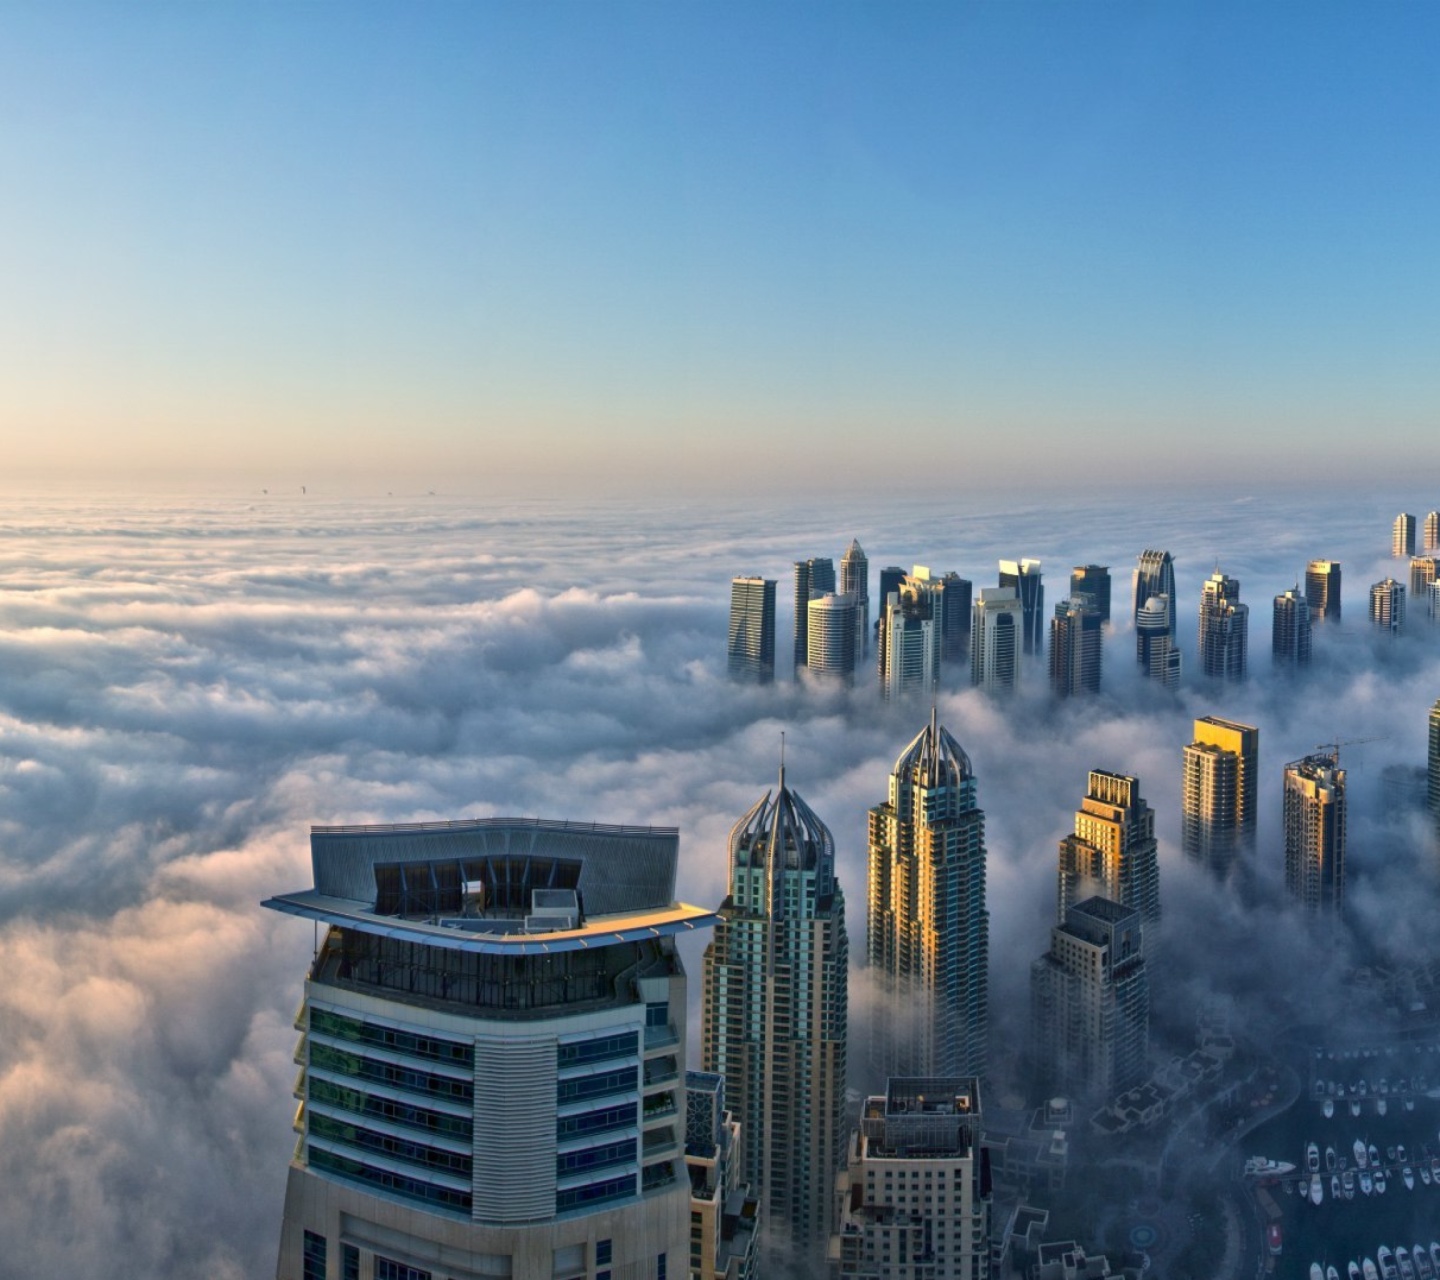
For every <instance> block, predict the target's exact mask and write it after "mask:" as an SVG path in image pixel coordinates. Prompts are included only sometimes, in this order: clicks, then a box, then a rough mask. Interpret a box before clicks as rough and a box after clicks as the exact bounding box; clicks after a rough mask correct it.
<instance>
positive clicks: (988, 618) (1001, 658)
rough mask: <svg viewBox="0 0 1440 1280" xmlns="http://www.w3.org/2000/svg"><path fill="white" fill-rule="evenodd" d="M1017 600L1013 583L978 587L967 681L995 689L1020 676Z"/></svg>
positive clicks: (1008, 686) (1011, 684)
mask: <svg viewBox="0 0 1440 1280" xmlns="http://www.w3.org/2000/svg"><path fill="white" fill-rule="evenodd" d="M1020 628H1021V610H1020V600H1019V598H1018V597H1017V596H1016V594H1015V588H1014V587H981V588H980V599H978V600H977V601H976V602H975V606H974V609H973V610H972V617H971V622H970V682H971V683H972V684H973V685H975V686H976V687H977V688H980V689H986V690H989V691H990V692H991V693H998V692H1001V691H1004V690H1008V689H1013V688H1014V687H1015V686H1016V684H1017V683H1018V682H1019V679H1020Z"/></svg>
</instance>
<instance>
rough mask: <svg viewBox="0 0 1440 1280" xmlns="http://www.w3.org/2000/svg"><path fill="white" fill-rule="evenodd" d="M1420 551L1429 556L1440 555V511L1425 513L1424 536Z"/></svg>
mask: <svg viewBox="0 0 1440 1280" xmlns="http://www.w3.org/2000/svg"><path fill="white" fill-rule="evenodd" d="M1420 550H1421V551H1422V552H1423V553H1424V554H1425V555H1427V556H1429V555H1436V554H1440V511H1428V512H1426V513H1425V525H1424V535H1423V537H1422V538H1421V540H1420Z"/></svg>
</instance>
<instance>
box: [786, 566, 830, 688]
mask: <svg viewBox="0 0 1440 1280" xmlns="http://www.w3.org/2000/svg"><path fill="white" fill-rule="evenodd" d="M834 593H835V562H834V561H833V560H831V559H830V558H829V557H828V556H827V557H825V558H824V559H810V560H797V561H795V677H796V679H799V677H800V668H801V667H803V666H804V665H805V664H806V663H807V662H809V661H810V601H811V600H812V599H813V598H814V597H816V596H824V595H833V594H834Z"/></svg>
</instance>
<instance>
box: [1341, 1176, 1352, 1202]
mask: <svg viewBox="0 0 1440 1280" xmlns="http://www.w3.org/2000/svg"><path fill="white" fill-rule="evenodd" d="M1340 1186H1341V1188H1342V1189H1343V1190H1344V1192H1345V1199H1347V1200H1353V1199H1355V1171H1354V1170H1353V1169H1346V1170H1345V1172H1344V1173H1342V1174H1341V1175H1340Z"/></svg>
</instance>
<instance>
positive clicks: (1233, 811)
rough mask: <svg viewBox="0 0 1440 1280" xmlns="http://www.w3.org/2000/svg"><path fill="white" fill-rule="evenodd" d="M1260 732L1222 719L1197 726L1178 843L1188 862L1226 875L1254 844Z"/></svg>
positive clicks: (1189, 751)
mask: <svg viewBox="0 0 1440 1280" xmlns="http://www.w3.org/2000/svg"><path fill="white" fill-rule="evenodd" d="M1259 761H1260V730H1259V729H1256V728H1254V727H1253V726H1252V725H1248V724H1239V723H1238V722H1236V721H1234V720H1222V719H1220V717H1219V716H1205V717H1204V718H1203V719H1200V720H1197V721H1195V741H1194V742H1192V743H1190V745H1189V746H1187V747H1186V748H1185V757H1184V768H1183V781H1182V785H1181V795H1180V801H1181V810H1180V842H1181V847H1182V848H1183V849H1184V850H1185V854H1186V856H1187V857H1189V858H1191V859H1193V860H1194V861H1196V862H1199V863H1202V864H1204V865H1205V866H1208V867H1210V868H1211V869H1212V870H1213V871H1215V872H1216V873H1217V874H1219V875H1225V874H1227V873H1228V872H1229V871H1230V870H1231V868H1232V867H1234V865H1235V863H1236V861H1237V860H1238V858H1239V857H1240V856H1241V855H1242V854H1243V853H1244V852H1246V851H1247V850H1248V849H1249V848H1250V847H1251V846H1252V845H1253V844H1254V840H1255V788H1256V784H1257V782H1258V780H1259V776H1260V775H1259Z"/></svg>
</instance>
